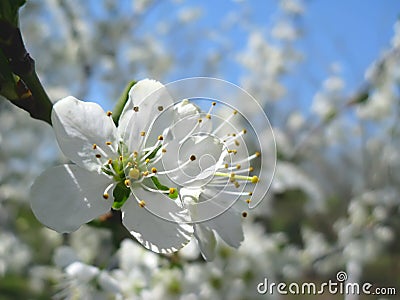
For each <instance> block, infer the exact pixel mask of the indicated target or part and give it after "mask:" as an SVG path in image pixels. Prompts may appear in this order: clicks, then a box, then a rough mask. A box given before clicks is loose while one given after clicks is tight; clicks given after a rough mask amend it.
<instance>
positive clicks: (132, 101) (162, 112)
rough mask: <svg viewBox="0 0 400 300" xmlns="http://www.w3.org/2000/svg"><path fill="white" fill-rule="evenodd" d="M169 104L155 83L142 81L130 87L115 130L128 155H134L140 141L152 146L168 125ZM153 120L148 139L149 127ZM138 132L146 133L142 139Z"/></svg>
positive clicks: (166, 93)
mask: <svg viewBox="0 0 400 300" xmlns="http://www.w3.org/2000/svg"><path fill="white" fill-rule="evenodd" d="M172 103H173V102H172V99H171V97H170V96H169V95H168V92H167V89H166V88H165V87H164V85H162V84H161V83H160V82H158V81H155V80H150V79H144V80H141V81H139V82H138V83H136V84H135V85H134V86H133V87H132V89H131V90H130V92H129V99H128V101H127V103H126V105H125V107H124V110H123V111H122V114H121V117H120V120H119V126H118V132H119V135H120V136H121V137H122V138H123V140H124V141H126V142H127V144H128V148H129V150H130V151H138V150H139V149H138V147H139V144H140V143H141V141H142V140H143V139H144V138H145V139H150V141H151V143H150V144H151V145H152V144H154V141H156V140H157V136H158V135H161V134H162V133H163V131H164V129H165V128H166V127H168V126H169V124H170V123H172V109H171V108H172ZM135 107H136V110H137V111H135V110H134V108H135ZM155 120H157V121H156V122H155V123H154V125H153V126H154V127H153V130H151V132H152V134H151V136H149V135H150V133H149V131H150V128H149V127H150V125H151V124H152V123H153V122H154V121H155ZM142 131H144V132H145V133H146V135H145V136H144V137H142V136H141V135H140V132H142Z"/></svg>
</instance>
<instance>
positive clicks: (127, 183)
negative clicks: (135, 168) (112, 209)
mask: <svg viewBox="0 0 400 300" xmlns="http://www.w3.org/2000/svg"><path fill="white" fill-rule="evenodd" d="M124 184H125V186H126V187H129V186H130V185H131V182H130V181H129V179H125V181H124Z"/></svg>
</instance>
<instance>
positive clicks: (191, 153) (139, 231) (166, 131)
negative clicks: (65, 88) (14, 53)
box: [31, 80, 260, 259]
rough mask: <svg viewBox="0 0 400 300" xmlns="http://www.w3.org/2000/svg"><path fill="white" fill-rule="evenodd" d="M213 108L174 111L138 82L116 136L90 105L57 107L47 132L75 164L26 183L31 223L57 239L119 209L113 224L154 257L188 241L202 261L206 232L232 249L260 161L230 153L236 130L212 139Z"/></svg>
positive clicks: (207, 246) (148, 83) (188, 106)
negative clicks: (39, 224) (193, 240)
mask: <svg viewBox="0 0 400 300" xmlns="http://www.w3.org/2000/svg"><path fill="white" fill-rule="evenodd" d="M216 105H217V103H216V102H213V103H212V104H211V105H210V109H209V110H208V111H207V112H201V111H200V109H199V108H198V107H197V106H196V105H194V104H192V103H191V102H189V101H188V100H183V101H181V102H179V103H177V104H174V103H173V101H172V99H171V97H170V96H169V95H168V92H167V89H166V88H165V87H164V86H163V85H161V84H160V83H159V82H156V81H152V80H142V81H140V82H138V83H137V84H135V85H134V86H133V87H132V89H131V91H130V93H129V99H128V101H127V103H126V105H125V107H124V109H123V111H122V113H121V116H120V118H119V121H118V127H116V126H115V124H114V122H113V119H112V118H111V115H112V114H111V112H107V113H106V112H104V111H103V110H102V108H101V107H100V106H99V105H97V104H95V103H88V102H82V101H79V100H77V99H75V98H73V97H67V98H64V99H62V100H60V101H58V102H57V103H56V104H55V105H54V109H53V112H52V123H53V128H54V132H55V134H56V138H57V141H58V143H59V146H60V148H61V149H62V151H63V153H64V154H65V155H66V157H68V158H69V159H70V160H71V161H72V162H74V163H75V164H65V165H61V166H57V167H54V168H51V169H49V170H47V171H45V172H44V173H43V174H42V175H41V176H39V177H38V178H37V179H36V181H35V182H34V184H33V186H32V190H31V191H32V198H31V206H32V210H33V212H34V214H35V216H36V217H37V218H38V219H39V220H40V221H41V222H42V223H43V224H45V225H46V226H48V227H50V228H52V229H54V230H56V231H58V232H72V231H74V230H76V229H78V228H79V227H80V226H81V225H82V224H84V223H87V222H89V221H91V220H93V219H94V218H96V217H99V216H102V215H105V214H107V213H108V212H109V211H110V209H111V208H113V209H120V210H121V211H122V223H123V225H124V226H125V227H126V228H127V229H128V230H129V232H130V233H131V234H132V235H133V236H134V237H135V238H136V239H137V240H138V241H139V242H140V243H141V244H142V245H143V246H145V247H146V248H147V249H150V250H152V251H154V252H157V253H169V252H174V251H177V250H179V249H180V248H182V247H183V246H184V245H186V244H187V243H188V242H189V241H190V238H191V236H192V235H194V236H195V237H196V238H197V241H198V242H199V246H200V249H201V251H202V254H203V256H204V257H205V258H206V259H212V258H213V255H214V254H213V253H214V248H215V246H216V239H215V235H214V232H217V233H218V235H219V236H220V237H221V238H222V239H223V240H224V241H225V242H226V243H227V244H228V245H230V246H232V247H235V248H237V247H239V245H240V243H241V242H242V240H243V232H242V227H241V222H242V218H243V217H246V216H247V212H246V211H245V210H244V209H245V207H246V205H247V204H249V203H250V201H251V196H252V192H251V186H253V187H254V185H255V184H257V183H258V181H259V179H258V176H256V175H250V173H251V172H254V168H253V167H252V166H251V165H250V161H252V160H253V159H257V158H258V157H259V156H260V153H259V152H256V153H254V154H252V155H249V156H246V155H244V154H242V153H240V151H241V149H242V148H241V147H240V145H241V144H240V142H239V140H240V138H241V137H242V136H243V135H244V134H246V130H245V129H243V130H241V131H240V132H231V133H229V134H223V135H222V136H219V132H224V130H222V129H223V127H224V124H221V125H220V126H218V127H217V128H213V124H212V110H213V107H214V106H216ZM236 114H238V112H237V111H234V110H233V111H232V113H231V115H232V116H235V115H236ZM155 121H159V122H155ZM248 186H250V189H249V187H248ZM237 200H239V201H237Z"/></svg>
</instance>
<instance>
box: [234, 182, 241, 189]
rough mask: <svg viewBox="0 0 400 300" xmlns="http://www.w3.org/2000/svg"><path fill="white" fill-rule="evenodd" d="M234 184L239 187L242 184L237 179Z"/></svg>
mask: <svg viewBox="0 0 400 300" xmlns="http://www.w3.org/2000/svg"><path fill="white" fill-rule="evenodd" d="M233 184H234V185H235V188H237V189H238V188H239V187H240V184H239V182H237V181H235V182H234V183H233Z"/></svg>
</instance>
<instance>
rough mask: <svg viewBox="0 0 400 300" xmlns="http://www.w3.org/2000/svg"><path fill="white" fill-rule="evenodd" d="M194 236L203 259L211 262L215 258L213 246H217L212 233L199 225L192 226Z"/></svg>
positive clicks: (207, 228)
mask: <svg viewBox="0 0 400 300" xmlns="http://www.w3.org/2000/svg"><path fill="white" fill-rule="evenodd" d="M194 236H195V237H196V240H197V243H198V245H199V247H200V251H201V254H202V255H203V257H204V259H205V260H207V261H212V260H213V259H214V258H215V246H216V244H217V241H216V239H215V235H214V232H213V231H212V230H211V229H210V228H209V227H207V226H204V225H203V224H201V223H200V224H196V225H195V226H194Z"/></svg>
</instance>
